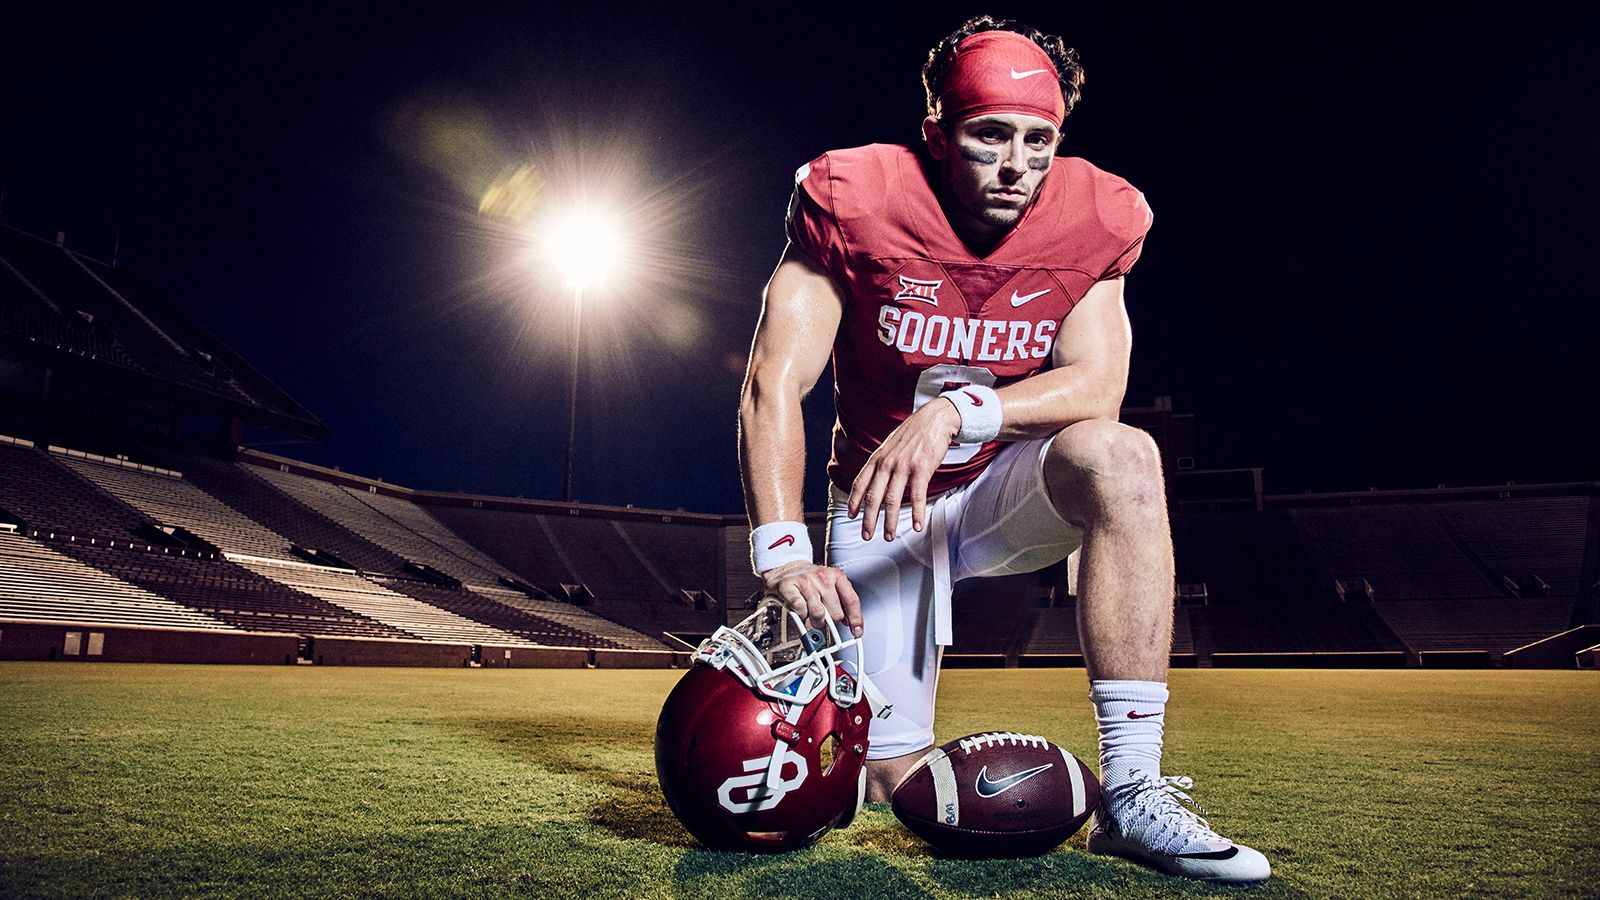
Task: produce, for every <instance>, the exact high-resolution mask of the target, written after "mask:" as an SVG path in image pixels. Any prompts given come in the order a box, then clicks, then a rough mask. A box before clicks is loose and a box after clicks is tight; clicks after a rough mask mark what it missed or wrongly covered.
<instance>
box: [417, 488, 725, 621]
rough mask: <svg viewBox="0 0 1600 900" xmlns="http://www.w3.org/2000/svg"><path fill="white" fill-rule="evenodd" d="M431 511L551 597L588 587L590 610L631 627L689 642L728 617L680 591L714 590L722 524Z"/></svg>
mask: <svg viewBox="0 0 1600 900" xmlns="http://www.w3.org/2000/svg"><path fill="white" fill-rule="evenodd" d="M430 510H431V512H432V513H433V515H434V516H435V517H436V518H438V519H439V520H440V521H441V522H444V523H445V524H447V525H449V526H450V527H451V528H452V529H454V530H455V531H457V532H458V533H460V534H461V535H462V536H464V537H466V538H467V539H468V540H470V541H472V542H473V543H474V544H476V545H478V546H481V547H483V548H484V549H485V550H487V551H489V552H490V553H491V554H493V555H494V556H496V557H497V558H498V559H500V560H501V561H502V562H504V563H505V565H506V566H507V567H508V568H510V569H511V570H512V571H514V572H515V573H516V574H517V576H518V577H519V578H521V579H522V580H524V581H526V582H528V583H529V584H532V585H534V586H535V587H537V588H539V589H540V590H542V591H544V592H546V593H547V594H549V595H551V596H552V597H556V596H560V595H561V586H562V585H563V584H581V585H584V586H585V587H587V588H588V590H589V592H590V593H591V594H592V595H593V600H592V601H591V603H590V605H589V606H587V607H585V608H584V609H585V611H586V612H587V613H590V614H592V615H595V616H599V617H603V618H605V619H607V620H609V621H611V622H614V623H617V624H620V625H624V626H626V627H627V628H629V629H632V630H635V631H639V632H643V633H644V634H647V635H659V634H661V633H663V632H668V633H671V634H675V635H680V636H683V637H684V639H688V636H692V635H700V636H704V635H709V634H710V633H711V632H713V631H715V630H716V629H717V627H718V626H719V625H722V624H723V623H724V621H725V612H724V611H723V610H721V609H718V608H716V607H715V606H714V605H706V606H705V608H696V603H695V600H694V599H691V598H689V597H685V595H684V593H683V592H684V591H685V590H688V591H705V592H706V593H707V594H710V593H711V588H712V587H714V586H715V585H716V583H717V567H718V566H719V565H720V562H721V560H720V553H719V547H720V535H719V534H718V533H717V529H714V528H703V527H700V526H697V525H672V524H668V523H662V522H647V521H639V520H628V521H623V520H619V519H607V518H601V517H599V516H560V515H548V514H545V513H538V512H532V511H520V510H511V509H484V508H472V507H466V506H444V505H438V506H431V507H430ZM543 608H545V609H549V608H550V606H549V604H546V605H545V606H544V607H543ZM565 608H566V609H572V608H573V607H571V606H570V605H567V606H566V607H565Z"/></svg>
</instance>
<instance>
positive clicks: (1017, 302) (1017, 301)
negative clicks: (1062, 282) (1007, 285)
mask: <svg viewBox="0 0 1600 900" xmlns="http://www.w3.org/2000/svg"><path fill="white" fill-rule="evenodd" d="M1048 293H1050V289H1049V288H1045V289H1044V290H1042V291H1034V292H1033V293H1031V294H1028V295H1027V296H1025V297H1019V296H1017V292H1016V291H1012V292H1011V305H1012V306H1021V305H1022V304H1024V303H1027V302H1028V301H1029V300H1032V299H1033V298H1035V297H1043V296H1044V295H1045V294H1048Z"/></svg>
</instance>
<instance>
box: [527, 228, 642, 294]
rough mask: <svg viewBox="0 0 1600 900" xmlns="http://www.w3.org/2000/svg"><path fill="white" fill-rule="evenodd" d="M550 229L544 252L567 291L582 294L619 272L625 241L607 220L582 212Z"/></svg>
mask: <svg viewBox="0 0 1600 900" xmlns="http://www.w3.org/2000/svg"><path fill="white" fill-rule="evenodd" d="M550 227H551V232H550V235H549V238H548V240H547V242H546V252H548V253H549V254H550V261H551V262H552V263H553V264H554V265H555V267H556V268H557V269H559V270H560V271H561V274H562V276H563V277H564V278H565V279H566V282H567V286H568V287H571V288H574V289H576V290H579V291H582V290H584V289H585V288H590V287H596V286H599V285H601V284H604V283H605V281H606V279H607V278H609V277H610V276H611V275H612V274H614V273H615V272H616V270H617V269H618V267H619V263H620V262H621V261H622V255H623V244H624V241H623V236H622V230H621V229H620V228H618V227H617V224H616V222H615V220H613V219H612V218H610V217H609V216H606V215H604V214H602V213H599V212H595V211H591V210H581V211H578V212H574V213H572V214H570V215H569V216H567V217H565V218H562V219H558V220H557V221H555V222H554V223H552V225H551V226H550Z"/></svg>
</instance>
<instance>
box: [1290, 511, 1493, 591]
mask: <svg viewBox="0 0 1600 900" xmlns="http://www.w3.org/2000/svg"><path fill="white" fill-rule="evenodd" d="M1288 516H1289V520H1290V522H1291V523H1292V526H1293V531H1294V533H1296V534H1299V536H1300V539H1301V540H1300V543H1301V544H1302V545H1303V546H1304V547H1305V552H1306V554H1307V555H1309V556H1310V558H1311V564H1312V566H1313V568H1314V570H1315V572H1316V577H1317V581H1318V583H1319V585H1323V586H1331V585H1332V584H1333V583H1334V582H1335V581H1339V580H1346V581H1359V580H1361V579H1366V580H1367V581H1368V582H1370V583H1371V584H1372V588H1373V592H1374V597H1375V598H1376V599H1382V600H1401V599H1419V600H1427V599H1443V598H1449V597H1461V598H1468V597H1494V596H1499V595H1500V589H1499V588H1498V587H1497V586H1496V585H1495V584H1494V582H1493V581H1491V580H1490V578H1489V577H1488V574H1487V573H1485V572H1484V571H1482V570H1481V569H1479V568H1478V567H1477V566H1475V565H1474V564H1473V561H1472V559H1471V558H1470V557H1469V556H1468V555H1467V554H1466V553H1465V552H1463V550H1462V548H1461V546H1460V545H1459V544H1457V542H1456V541H1454V540H1452V538H1451V536H1450V533H1449V531H1448V530H1447V529H1446V528H1445V527H1444V525H1443V523H1442V522H1441V521H1440V519H1439V518H1438V516H1437V514H1436V510H1434V509H1432V508H1430V507H1428V506H1424V505H1417V504H1402V505H1394V506H1363V507H1347V508H1344V509H1296V510H1290V511H1288Z"/></svg>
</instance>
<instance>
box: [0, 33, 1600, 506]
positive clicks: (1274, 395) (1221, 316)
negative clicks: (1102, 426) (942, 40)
mask: <svg viewBox="0 0 1600 900" xmlns="http://www.w3.org/2000/svg"><path fill="white" fill-rule="evenodd" d="M264 6H266V5H251V6H249V7H242V8H240V9H245V10H248V11H235V10H233V9H225V8H224V5H216V6H214V7H213V8H211V9H209V10H207V11H205V12H199V13H194V12H188V13H180V12H177V11H168V12H159V11H158V12H151V11H150V10H147V9H144V8H138V9H137V10H135V11H130V10H129V9H127V8H123V9H121V10H118V11H111V10H99V9H95V8H91V7H80V6H73V5H71V4H49V5H48V6H46V5H44V4H22V5H21V6H20V7H18V6H13V7H10V8H9V9H8V11H7V12H6V13H5V14H3V19H4V20H5V27H4V28H3V29H0V73H3V83H0V102H3V109H0V112H3V119H0V122H3V125H0V128H3V133H4V137H3V139H0V182H3V183H4V184H5V187H6V193H5V200H4V207H3V209H0V220H3V221H4V222H6V223H8V224H11V225H13V226H16V227H19V228H22V229H24V230H27V231H30V232H33V233H35V234H40V235H44V236H47V237H48V236H53V235H54V234H55V232H56V231H65V232H66V233H67V240H68V244H69V246H72V247H74V248H76V249H78V250H80V251H83V252H85V253H88V254H90V255H92V256H97V257H101V258H108V257H109V256H110V255H111V252H112V247H113V244H114V242H115V241H116V240H117V238H118V235H120V253H119V260H118V261H119V264H120V265H122V266H124V267H126V268H128V269H130V270H132V271H134V272H136V273H138V274H140V275H141V276H143V277H144V278H145V279H146V280H148V281H150V282H151V283H152V284H154V285H155V286H156V288H157V289H158V290H160V291H161V292H162V293H163V294H164V295H165V296H167V297H168V298H169V299H171V300H172V301H173V302H175V303H176V304H177V305H179V306H180V307H182V308H184V309H186V310H188V311H189V312H190V313H191V314H193V315H194V316H195V317H196V318H197V319H198V320H199V321H200V322H202V323H203V324H205V325H206V326H207V327H209V328H210V329H211V330H212V331H214V332H215V333H217V335H218V336H220V337H221V338H222V339H223V340H224V341H226V342H227V343H229V344H230V345H231V346H233V347H234V349H236V350H237V351H239V352H240V353H241V354H242V355H243V356H244V357H245V358H247V359H249V360H251V361H252V362H253V363H254V364H255V365H256V366H257V367H258V368H260V369H261V370H262V371H263V372H265V373H266V374H267V375H268V376H269V377H271V378H272V379H273V380H275V381H276V382H277V383H278V384H279V385H281V386H282V387H283V388H285V389H286V390H287V391H288V392H289V393H290V394H291V395H293V396H295V397H296V398H297V399H299V400H300V401H301V402H302V403H304V404H306V405H307V406H308V407H310V408H311V409H312V411H313V412H315V413H316V414H317V415H318V416H319V417H321V418H322V419H323V420H324V421H325V422H326V423H327V424H328V425H329V427H330V429H331V430H332V437H331V438H330V440H329V441H328V442H327V443H326V444H323V445H306V444H301V445H279V444H273V445H270V446H266V447H265V449H270V450H274V451H277V452H283V453H286V454H288V455H292V456H297V457H300V458H304V459H307V460H310V461H313V462H319V463H324V464H329V465H339V466H342V467H343V468H345V469H347V470H350V471H354V472H358V473H361V474H366V475H372V476H378V477H383V478H387V479H389V480H391V481H396V482H399V483H401V484H407V485H410V486H413V487H419V488H431V489H441V490H471V491H479V492H486V493H495V494H506V495H524V496H529V497H559V496H560V492H561V458H562V457H561V455H562V452H563V450H564V446H565V403H566V381H565V378H566V376H565V365H566V362H565V360H566V351H565V347H566V344H565V332H564V328H565V324H564V323H565V318H564V316H565V315H566V310H567V309H568V308H569V307H568V306H567V305H566V304H567V297H566V295H565V294H564V292H563V291H561V290H558V289H554V288H550V287H540V286H539V285H540V281H539V280H538V279H535V278H532V277H529V276H527V275H517V274H515V273H516V272H517V269H516V268H515V267H514V266H513V265H512V260H513V258H514V257H515V255H516V247H515V245H514V242H513V241H511V240H510V239H509V237H508V232H507V229H506V228H505V227H504V226H501V225H497V224H495V223H494V222H492V221H490V220H488V219H485V218H483V217H482V216H479V215H478V214H477V212H476V202H477V196H478V195H479V194H480V193H481V191H482V190H483V188H484V187H485V186H486V185H487V183H488V180H489V177H490V176H492V175H493V174H495V172H496V171H497V170H499V169H500V168H502V167H506V166H514V165H516V164H519V163H526V162H532V163H533V164H535V165H537V166H538V167H540V169H541V170H542V171H543V172H544V173H545V177H546V184H547V189H546V193H545V196H546V197H547V198H554V197H558V196H560V195H562V194H565V193H571V192H572V191H574V190H576V189H578V187H579V186H580V185H585V184H591V183H594V182H596V181H598V180H603V181H605V182H607V183H620V184H621V185H622V187H621V188H619V190H620V192H621V196H622V197H623V198H624V199H625V200H626V201H627V202H628V203H630V204H636V205H637V206H638V207H639V208H640V209H641V210H642V211H641V212H639V213H637V214H636V218H637V219H639V220H640V221H643V220H645V219H649V220H650V221H652V222H654V223H655V224H654V238H653V242H652V244H651V245H650V246H651V247H652V248H653V249H652V253H651V255H650V257H649V259H647V260H646V261H645V262H644V263H643V264H642V265H641V267H640V269H639V270H638V271H637V278H636V279H634V281H633V282H632V287H631V288H629V289H626V290H622V289H619V290H616V291H612V292H611V293H612V294H613V295H614V296H610V297H600V298H595V299H594V302H592V303H591V304H590V305H588V306H587V307H586V310H587V315H586V319H585V328H586V335H585V356H584V363H583V364H584V379H583V386H582V389H581V393H580V418H581V420H582V423H581V426H580V429H579V442H580V445H579V446H580V463H579V469H578V485H577V492H578V496H579V498H580V499H585V500H592V501H596V502H604V503H618V504H621V503H635V504H638V505H642V506H656V507H665V508H672V507H678V506H682V507H685V508H688V509H691V510H700V511H712V512H733V511H737V510H739V509H740V508H741V500H740V490H739V482H738V471H737V464H736V449H735V438H734V419H735V409H736V402H737V397H738V390H739V381H740V375H741V372H742V359H743V356H744V354H745V352H746V350H747V348H748V344H749V338H750V332H751V329H752V327H753V325H754V322H755V317H756V314H757V311H758V307H759V291H760V287H761V285H762V283H763V282H764V280H765V277H766V275H767V274H768V272H769V271H770V268H771V266H772V265H773V263H774V262H775V261H776V258H777V255H778V253H779V251H780V250H781V248H782V244H783V227H782V217H783V211H784V207H785V203H786V200H787V197H788V193H789V189H790V183H791V182H790V178H791V173H792V172H793V170H794V168H795V167H796V166H798V165H799V164H800V163H803V162H805V161H806V160H808V159H810V158H811V157H812V156H814V155H816V154H817V153H819V152H821V151H823V150H827V149H830V148H835V147H844V146H854V145H857V144H864V143H870V142H874V141H904V140H911V139H913V138H914V137H915V135H916V133H917V132H916V129H917V123H918V121H919V120H920V118H921V115H922V110H921V104H922V96H921V86H920V83H919V82H918V72H919V68H920V65H921V63H922V60H923V59H924V58H925V56H926V53H927V48H928V47H929V46H931V45H932V44H933V43H934V42H935V41H936V40H937V39H938V38H939V37H940V36H942V35H943V34H944V33H946V32H947V31H949V30H950V29H951V28H953V27H954V26H955V25H956V24H958V23H959V21H960V20H961V19H962V18H964V17H965V16H966V15H968V14H971V13H973V12H978V11H984V10H983V9H982V8H981V7H979V6H977V5H959V6H953V5H939V6H933V5H925V6H922V7H920V8H919V10H918V11H917V12H915V13H909V12H895V13H891V12H889V11H882V12H862V9H863V8H864V7H865V6H866V5H865V4H852V5H849V6H844V7H838V8H833V9H828V8H825V7H823V6H820V5H818V4H804V5H800V6H795V7H787V8H782V9H779V10H778V11H777V12H770V13H766V14H763V15H760V16H756V15H753V14H752V13H751V12H750V11H751V10H755V9H757V8H758V7H755V6H747V7H743V9H745V10H746V12H745V13H744V14H741V15H736V16H729V17H722V18H721V20H720V21H719V20H714V19H716V18H717V17H713V16H710V15H709V14H705V13H697V14H695V15H694V17H691V16H690V15H688V14H685V15H682V16H678V15H673V14H671V13H670V12H668V11H667V10H669V9H670V8H675V7H677V5H676V4H654V5H651V6H649V7H645V8H646V9H651V10H654V11H652V12H639V13H635V12H632V11H629V10H628V9H627V8H626V7H625V6H618V5H617V4H600V3H584V4H575V5H571V6H559V7H558V6H553V5H548V4H536V3H522V4H504V5H482V6H479V5H475V4H470V3H454V4H437V5H435V6H434V9H433V10H432V11H430V12H428V13H426V14H421V13H410V12H407V11H405V9H404V8H403V7H402V6H385V7H374V8H373V9H372V10H371V11H370V12H367V13H355V12H336V11H333V7H334V6H335V4H326V5H323V6H303V7H295V8H288V7H283V8H278V9H273V10H270V11H269V10H265V9H262V8H260V7H264ZM1397 7H1398V5H1397V4H1391V5H1390V7H1368V8H1364V9H1356V8H1352V7H1324V8H1312V7H1306V8H1304V9H1297V10H1296V11H1295V12H1294V16H1295V18H1293V19H1290V18H1287V16H1288V15H1289V13H1288V12H1286V10H1287V7H1282V8H1280V10H1279V11H1278V12H1275V13H1267V14H1257V13H1246V12H1222V13H1219V12H1214V11H1207V12H1203V13H1202V12H1196V11H1189V12H1184V13H1182V14H1180V15H1178V16H1176V17H1169V16H1166V15H1164V14H1160V13H1157V12H1153V11H1152V9H1151V8H1150V7H1148V6H1144V5H1134V4H1115V5H1114V4H1102V5H1095V6H1091V7H1086V8H1084V9H1073V8H1071V7H1069V6H1067V5H1065V4H1047V5H1041V6H1040V7H1039V8H1040V9H1044V10H1046V12H1044V13H1039V12H1037V11H1033V10H1032V8H1031V7H1022V6H1015V5H1013V6H1004V5H1000V6H991V7H988V8H987V11H991V12H994V13H996V14H999V15H1014V16H1018V17H1021V18H1025V19H1027V20H1029V21H1032V22H1033V23H1034V24H1036V25H1038V26H1040V27H1042V28H1044V29H1045V30H1047V31H1054V32H1058V33H1061V34H1064V35H1065V36H1066V37H1067V39H1068V41H1069V43H1071V44H1073V45H1074V46H1076V47H1077V48H1078V50H1079V52H1080V54H1081V57H1082V60H1083V63H1084V66H1085V68H1086V70H1087V73H1088V82H1087V85H1086V89H1085V97H1084V100H1083V102H1082V104H1081V106H1080V107H1079V108H1078V110H1077V111H1076V112H1075V113H1074V114H1073V116H1072V117H1071V118H1070V119H1069V120H1068V122H1067V126H1066V135H1067V137H1066V144H1065V150H1064V151H1063V152H1065V153H1068V154H1070V155H1077V156H1084V157H1086V158H1088V159H1090V160H1091V161H1093V162H1095V163H1096V164H1098V165H1100V166H1101V167H1103V168H1106V169H1109V170H1111V171H1113V172H1116V173H1118V174H1120V175H1122V176H1124V177H1126V178H1128V179H1129V180H1130V181H1132V182H1133V183H1134V184H1135V185H1136V186H1138V187H1139V188H1141V189H1142V190H1143V191H1144V192H1145V194H1146V195H1147V197H1148V198H1149V200H1150V203H1151V205H1152V207H1153V208H1154V210H1155V213H1156V224H1155V228H1154V230H1153V231H1152V233H1151V236H1150V238H1149V241H1148V243H1147V244H1146V248H1145V253H1144V257H1143V259H1142V260H1141V262H1140V263H1139V265H1138V267H1137V268H1136V269H1135V270H1134V273H1133V275H1132V276H1131V277H1130V278H1129V284H1128V292H1129V308H1130V312H1131V315H1132V318H1133V326H1134V336H1135V341H1134V358H1133V374H1132V379H1131V383H1130V385H1129V390H1128V396H1127V402H1128V404H1129V405H1148V404H1149V403H1150V402H1151V399H1152V398H1153V397H1154V396H1156V395H1158V394H1166V395H1171V396H1172V397H1173V398H1174V404H1175V407H1176V408H1177V410H1178V411H1180V412H1193V413H1195V414H1197V416H1198V422H1199V441H1200V446H1199V462H1200V464H1201V465H1203V466H1208V467H1226V466H1249V465H1261V466H1265V467H1266V485H1267V489H1268V490H1269V491H1270V492H1274V493H1281V492H1289V491H1299V490H1307V489H1363V488H1366V487H1368V486H1379V487H1431V486H1433V485H1434V484H1435V483H1440V482H1446V483H1451V484H1474V483H1494V482H1499V481H1504V480H1508V479H1514V480H1517V481H1521V482H1533V481H1553V480H1567V479H1600V426H1597V425H1596V419H1597V417H1596V415H1595V412H1594V409H1593V405H1594V403H1595V402H1596V391H1595V387H1596V384H1597V382H1600V378H1597V376H1596V363H1595V359H1596V345H1597V337H1596V333H1597V332H1596V329H1595V325H1596V324H1597V322H1596V319H1597V316H1596V313H1595V304H1596V301H1597V299H1600V297H1597V294H1600V292H1597V291H1596V289H1595V287H1594V283H1595V281H1594V277H1593V276H1592V274H1591V272H1590V271H1589V263H1590V261H1591V260H1592V259H1593V258H1594V257H1595V253H1596V244H1597V242H1596V238H1597V236H1600V229H1596V227H1595V226H1594V224H1593V223H1594V217H1595V215H1596V210H1600V168H1597V165H1596V164H1597V162H1600V88H1597V86H1600V78H1596V77H1595V75H1594V73H1593V71H1592V66H1591V62H1592V59H1591V58H1586V56H1585V55H1587V56H1588V57H1592V46H1590V44H1591V43H1592V37H1593V35H1594V34H1596V31H1595V29H1594V27H1593V26H1594V22H1592V21H1578V20H1576V19H1575V18H1573V17H1572V16H1571V15H1568V14H1564V13H1558V12H1550V11H1537V10H1533V9H1532V7H1531V6H1529V5H1526V4H1513V5H1511V6H1510V7H1508V10H1507V11H1503V12H1500V13H1497V14H1495V15H1493V16H1490V17H1487V18H1484V17H1473V18H1468V17H1464V16H1454V17H1451V18H1444V19H1437V20H1425V19H1422V18H1406V19H1397V18H1395V17H1394V15H1395V14H1394V13H1393V9H1394V8H1397ZM1511 10H1514V11H1511ZM1408 15H1410V14H1408ZM1580 54H1585V55H1580ZM545 283H548V279H546V280H545ZM826 394H827V392H826V391H819V392H818V394H817V395H815V396H814V399H813V401H812V402H810V403H809V404H808V406H809V413H810V419H809V422H810V425H811V428H810V433H811V436H812V444H813V446H812V463H811V467H810V468H809V470H808V471H809V473H810V477H809V478H808V496H810V497H813V498H816V497H820V495H821V488H822V476H821V472H820V466H821V462H822V454H824V453H825V450H824V449H823V448H824V443H823V442H824V438H825V434H826V429H827V426H828V424H829V422H830V421H831V407H830V400H829V398H828V397H827V396H826ZM813 505H819V504H813Z"/></svg>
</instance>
